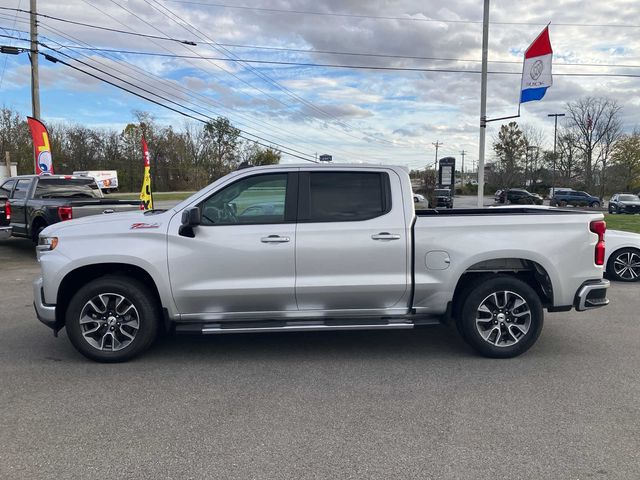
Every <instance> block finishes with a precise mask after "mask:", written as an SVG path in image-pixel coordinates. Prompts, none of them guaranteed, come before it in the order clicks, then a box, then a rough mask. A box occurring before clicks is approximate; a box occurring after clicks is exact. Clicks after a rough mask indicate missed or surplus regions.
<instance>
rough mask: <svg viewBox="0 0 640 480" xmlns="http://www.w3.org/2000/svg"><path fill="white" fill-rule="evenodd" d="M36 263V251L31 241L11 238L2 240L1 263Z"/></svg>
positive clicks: (0, 249) (0, 242)
mask: <svg viewBox="0 0 640 480" xmlns="http://www.w3.org/2000/svg"><path fill="white" fill-rule="evenodd" d="M29 259H32V260H33V262H34V264H35V263H36V249H35V247H34V246H33V243H31V241H30V240H27V239H25V238H9V239H7V240H0V261H3V262H4V261H5V260H12V261H25V260H26V261H28V260H29Z"/></svg>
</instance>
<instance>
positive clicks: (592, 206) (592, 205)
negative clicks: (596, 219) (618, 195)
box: [589, 202, 600, 208]
mask: <svg viewBox="0 0 640 480" xmlns="http://www.w3.org/2000/svg"><path fill="white" fill-rule="evenodd" d="M589 206H590V207H591V208H600V202H591V203H590V204H589Z"/></svg>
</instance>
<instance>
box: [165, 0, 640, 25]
mask: <svg viewBox="0 0 640 480" xmlns="http://www.w3.org/2000/svg"><path fill="white" fill-rule="evenodd" d="M168 1H170V2H173V3H181V4H185V5H200V6H206V7H219V8H229V9H236V10H253V11H257V12H268V13H284V14H296V15H319V16H327V17H345V18H364V19H373V20H400V21H408V22H429V23H454V24H455V23H461V24H482V20H446V19H437V18H416V17H399V16H386V15H364V14H355V13H334V12H317V11H315V12H314V11H309V10H287V9H279V8H264V7H248V6H244V5H227V4H223V3H205V2H197V1H193V0H168ZM489 23H490V24H491V25H531V26H545V25H547V22H544V23H537V22H496V21H491V22H489ZM553 25H554V26H562V27H612V28H638V27H640V25H629V24H592V23H562V22H561V23H554V24H553Z"/></svg>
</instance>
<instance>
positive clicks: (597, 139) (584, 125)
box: [567, 97, 622, 189]
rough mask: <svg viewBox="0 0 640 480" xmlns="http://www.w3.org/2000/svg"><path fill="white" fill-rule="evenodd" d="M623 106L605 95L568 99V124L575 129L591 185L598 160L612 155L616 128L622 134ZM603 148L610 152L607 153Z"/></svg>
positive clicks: (586, 179) (585, 172)
mask: <svg viewBox="0 0 640 480" xmlns="http://www.w3.org/2000/svg"><path fill="white" fill-rule="evenodd" d="M621 108H622V107H621V106H620V105H618V103H617V102H615V101H614V100H611V99H608V98H605V97H585V98H581V99H579V100H576V101H575V102H569V103H567V112H568V115H567V126H568V128H569V129H571V130H572V132H573V133H574V135H575V139H576V144H575V145H576V147H577V148H578V149H579V150H580V152H581V153H582V157H583V167H584V184H585V188H587V189H590V188H592V187H593V184H594V182H593V170H594V167H595V166H596V165H595V164H596V163H597V162H598V161H599V160H600V161H602V159H603V158H607V159H608V157H609V154H610V147H611V142H612V141H613V140H614V138H613V137H615V135H614V131H615V130H616V129H618V135H619V127H620V123H619V112H620V109H621ZM607 145H608V146H607ZM603 150H606V151H607V153H603ZM603 155H604V156H603Z"/></svg>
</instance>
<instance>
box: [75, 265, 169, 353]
mask: <svg viewBox="0 0 640 480" xmlns="http://www.w3.org/2000/svg"><path fill="white" fill-rule="evenodd" d="M100 295H102V297H101V298H105V299H106V300H107V305H106V306H105V305H104V302H103V303H102V305H100V304H99V302H98V301H97V300H96V301H95V302H94V304H98V306H99V307H100V308H104V310H105V312H104V317H101V318H98V320H97V321H95V322H94V321H92V320H90V319H89V317H91V316H93V315H90V314H89V313H88V312H93V313H95V312H99V311H100V310H95V309H94V308H92V307H91V306H90V305H89V302H90V301H92V300H95V299H96V298H100V297H99V296H100ZM110 295H112V296H113V297H110ZM118 297H124V299H125V300H123V301H122V303H123V304H124V307H122V308H123V309H124V308H127V307H128V306H129V304H130V305H132V306H133V310H131V309H130V308H128V312H125V313H123V314H122V315H120V313H121V312H119V311H118V307H116V306H115V305H114V304H115V303H116V302H117V299H118ZM110 299H111V300H110ZM125 302H128V303H125ZM85 308H86V309H87V310H84V309H85ZM109 312H111V314H109ZM127 313H129V316H128V317H127ZM134 314H135V315H134ZM81 315H83V316H84V318H85V319H88V321H86V322H85V323H83V324H81ZM97 315H98V316H99V315H100V313H98V314H97ZM134 316H135V317H137V321H134V320H132V318H133V317H134ZM94 318H95V317H94ZM160 318H161V316H160V309H159V306H158V304H157V300H156V298H155V296H154V295H153V294H152V293H151V292H150V291H149V289H148V288H146V287H145V286H144V285H143V284H142V283H140V282H139V281H137V280H135V279H130V278H127V277H123V276H117V275H106V276H104V277H100V278H97V279H95V280H93V281H91V282H89V283H88V284H86V285H85V286H83V287H82V288H80V289H79V290H78V292H77V293H76V294H75V295H74V296H73V298H72V299H71V301H70V302H69V307H68V308H67V311H66V314H65V326H66V327H67V335H68V337H69V340H70V341H71V343H72V344H73V346H74V347H75V348H76V350H78V351H79V352H80V353H81V354H82V355H84V356H85V357H87V358H90V359H91V360H95V361H97V362H105V363H115V362H125V361H127V360H129V359H131V358H133V357H135V356H136V355H139V354H141V353H142V352H144V351H145V350H147V349H148V348H149V347H150V346H151V344H152V343H153V341H154V340H155V339H156V336H157V335H158V330H159V323H160ZM103 319H106V320H103ZM118 320H119V322H118V323H116V322H117V321H118ZM111 322H113V323H111ZM129 324H131V325H137V327H135V326H131V325H129ZM98 326H99V327H100V329H98V330H97V332H95V335H96V337H98V338H94V337H92V336H91V335H89V334H90V333H91V332H90V331H89V330H91V329H93V328H95V327H98ZM125 327H126V328H125ZM107 330H112V331H113V333H110V332H108V331H107ZM123 331H124V333H125V334H127V336H124V334H123ZM115 336H118V339H116V338H115ZM131 336H133V339H131V340H130V339H129V338H127V337H131ZM99 337H101V338H99ZM109 337H110V339H109ZM120 340H122V341H120ZM91 342H94V343H98V342H102V345H103V347H104V348H103V349H100V346H96V345H93V344H92V343H91ZM127 342H129V343H127ZM116 343H119V345H116ZM109 344H110V346H111V350H109V348H107V347H108V346H109ZM124 344H126V346H124V347H122V348H121V349H116V347H120V346H121V345H124Z"/></svg>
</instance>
